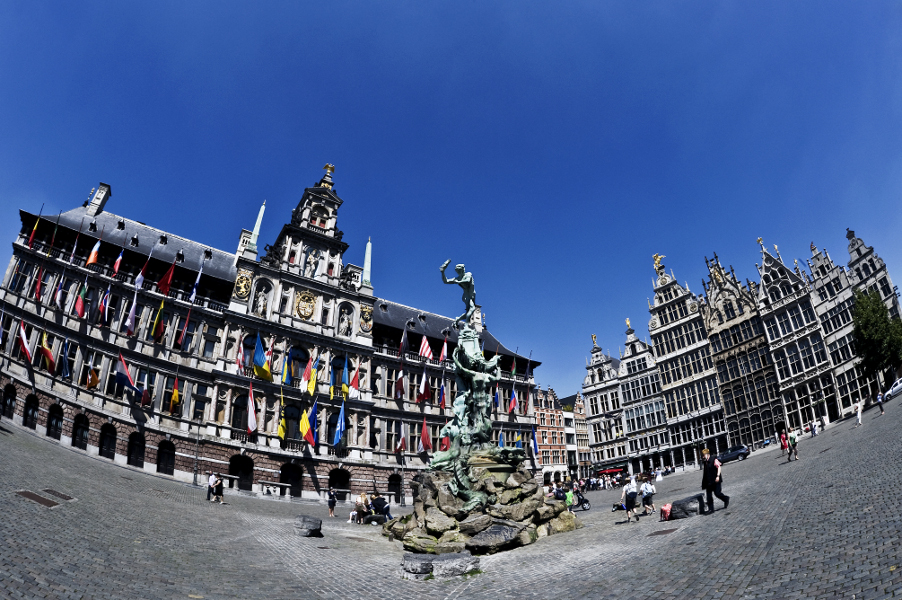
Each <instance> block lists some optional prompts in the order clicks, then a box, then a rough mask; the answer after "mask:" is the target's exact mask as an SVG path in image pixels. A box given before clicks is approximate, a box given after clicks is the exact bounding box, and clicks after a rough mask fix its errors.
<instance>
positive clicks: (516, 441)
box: [514, 432, 523, 448]
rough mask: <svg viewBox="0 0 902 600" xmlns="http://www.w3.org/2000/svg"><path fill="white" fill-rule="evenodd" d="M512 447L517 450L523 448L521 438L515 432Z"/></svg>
mask: <svg viewBox="0 0 902 600" xmlns="http://www.w3.org/2000/svg"><path fill="white" fill-rule="evenodd" d="M514 446H515V447H517V448H522V447H523V436H522V435H521V434H520V433H519V432H517V437H515V438H514Z"/></svg>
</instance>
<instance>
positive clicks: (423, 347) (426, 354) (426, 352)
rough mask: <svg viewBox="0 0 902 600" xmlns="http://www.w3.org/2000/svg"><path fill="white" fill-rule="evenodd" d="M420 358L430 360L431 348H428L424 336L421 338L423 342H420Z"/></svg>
mask: <svg viewBox="0 0 902 600" xmlns="http://www.w3.org/2000/svg"><path fill="white" fill-rule="evenodd" d="M419 354H420V356H422V357H423V358H428V359H429V360H432V348H431V347H430V346H429V340H428V339H426V336H425V335H424V336H423V341H422V342H420V352H419Z"/></svg>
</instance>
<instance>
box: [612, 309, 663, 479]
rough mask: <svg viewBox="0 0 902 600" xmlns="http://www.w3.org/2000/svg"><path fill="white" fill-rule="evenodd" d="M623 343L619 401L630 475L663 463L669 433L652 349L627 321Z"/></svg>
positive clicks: (659, 378)
mask: <svg viewBox="0 0 902 600" xmlns="http://www.w3.org/2000/svg"><path fill="white" fill-rule="evenodd" d="M626 327H627V329H626V343H625V349H624V351H623V356H622V357H621V360H620V370H619V373H618V375H619V379H620V401H621V403H622V406H623V414H622V415H621V419H622V421H623V431H624V433H625V435H626V438H627V457H628V458H629V461H630V467H631V472H633V473H636V472H639V471H647V470H650V469H652V468H654V467H657V466H662V465H663V464H664V460H665V455H667V457H668V458H669V455H670V452H669V450H670V433H669V432H668V429H667V414H666V412H665V408H664V398H663V396H662V394H661V376H660V372H659V371H658V361H657V359H656V358H655V353H654V351H653V350H652V347H651V346H650V345H648V344H646V343H645V342H643V341H642V340H640V339H639V338H638V337H636V332H635V331H634V330H633V328H632V327H630V322H629V319H627V320H626Z"/></svg>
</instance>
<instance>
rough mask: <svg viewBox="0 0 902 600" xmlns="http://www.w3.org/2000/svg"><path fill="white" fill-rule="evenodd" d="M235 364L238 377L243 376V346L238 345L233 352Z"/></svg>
mask: <svg viewBox="0 0 902 600" xmlns="http://www.w3.org/2000/svg"><path fill="white" fill-rule="evenodd" d="M235 364H236V365H237V366H238V369H237V373H238V375H244V344H243V343H242V344H238V348H237V349H236V352H235Z"/></svg>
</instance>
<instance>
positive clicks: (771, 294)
mask: <svg viewBox="0 0 902 600" xmlns="http://www.w3.org/2000/svg"><path fill="white" fill-rule="evenodd" d="M758 243H759V244H760V246H761V261H762V263H761V265H760V266H759V265H755V266H756V267H757V268H758V273H759V274H760V276H761V285H760V289H759V290H758V310H759V312H760V314H761V320H762V321H763V322H764V329H765V331H766V333H767V339H768V344H769V346H770V351H771V358H772V359H773V362H774V364H775V366H776V369H777V381H778V383H779V386H780V393H781V395H782V401H783V408H784V411H785V416H786V422H787V426H789V427H792V428H804V427H805V426H806V425H808V424H810V423H811V421H812V420H814V419H815V418H823V417H825V416H826V414H827V412H826V407H825V404H826V400H827V399H828V398H829V397H830V396H831V395H833V394H834V393H835V392H834V388H833V377H832V375H831V367H832V365H831V364H830V361H829V359H828V358H827V351H826V348H825V346H824V338H823V330H822V329H821V325H820V322H819V321H818V319H817V315H816V314H815V312H814V307H813V306H812V302H811V293H812V286H811V280H810V279H809V277H808V276H807V274H806V273H805V272H804V271H803V270H801V269H800V268H799V265H798V262H796V264H795V268H794V269H790V268H789V267H788V266H786V264H785V263H784V262H783V258H782V257H781V256H780V251H779V249H778V248H777V246H776V245H775V246H774V250H775V252H776V254H777V255H776V256H773V255H772V254H771V253H770V252H768V251H767V249H766V248H765V247H764V243H763V242H762V240H761V238H758Z"/></svg>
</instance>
